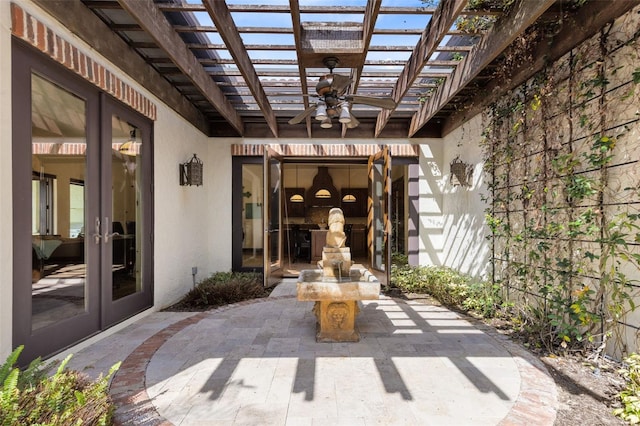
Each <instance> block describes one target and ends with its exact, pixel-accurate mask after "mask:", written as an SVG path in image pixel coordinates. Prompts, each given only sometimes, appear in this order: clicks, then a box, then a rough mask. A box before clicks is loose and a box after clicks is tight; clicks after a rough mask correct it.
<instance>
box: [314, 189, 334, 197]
mask: <svg viewBox="0 0 640 426" xmlns="http://www.w3.org/2000/svg"><path fill="white" fill-rule="evenodd" d="M316 198H331V193H330V192H329V190H327V189H324V188H322V189H319V190H317V191H316Z"/></svg>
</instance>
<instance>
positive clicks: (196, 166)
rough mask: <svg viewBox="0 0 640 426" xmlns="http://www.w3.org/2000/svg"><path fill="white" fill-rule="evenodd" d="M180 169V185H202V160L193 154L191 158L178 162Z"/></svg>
mask: <svg viewBox="0 0 640 426" xmlns="http://www.w3.org/2000/svg"><path fill="white" fill-rule="evenodd" d="M178 168H179V169H180V185H182V186H184V185H196V186H200V185H202V161H201V160H200V159H199V158H198V157H197V156H196V154H193V158H192V159H191V160H190V161H187V162H186V163H183V164H178Z"/></svg>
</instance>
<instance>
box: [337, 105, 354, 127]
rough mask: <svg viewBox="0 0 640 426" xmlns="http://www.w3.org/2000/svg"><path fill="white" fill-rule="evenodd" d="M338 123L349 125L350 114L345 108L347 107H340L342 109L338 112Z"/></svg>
mask: <svg viewBox="0 0 640 426" xmlns="http://www.w3.org/2000/svg"><path fill="white" fill-rule="evenodd" d="M338 121H339V122H341V123H344V124H349V123H351V114H349V108H348V107H347V105H344V104H343V105H342V109H341V111H340V118H339V119H338Z"/></svg>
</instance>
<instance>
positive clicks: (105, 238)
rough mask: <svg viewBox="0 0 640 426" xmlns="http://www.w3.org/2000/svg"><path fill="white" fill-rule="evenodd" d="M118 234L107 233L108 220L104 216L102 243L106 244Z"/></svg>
mask: <svg viewBox="0 0 640 426" xmlns="http://www.w3.org/2000/svg"><path fill="white" fill-rule="evenodd" d="M119 235H120V233H119V232H111V233H109V218H108V217H106V216H105V218H104V243H105V244H107V243H108V242H109V239H110V238H113V237H117V236H119Z"/></svg>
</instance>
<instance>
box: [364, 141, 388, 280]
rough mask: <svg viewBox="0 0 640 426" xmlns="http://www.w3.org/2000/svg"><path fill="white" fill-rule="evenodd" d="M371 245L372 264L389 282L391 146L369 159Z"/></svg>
mask: <svg viewBox="0 0 640 426" xmlns="http://www.w3.org/2000/svg"><path fill="white" fill-rule="evenodd" d="M369 192H370V194H369V198H370V209H369V219H368V221H369V238H368V240H369V247H370V256H371V267H372V268H373V269H376V270H378V271H383V272H385V276H386V283H384V284H387V283H388V282H389V273H390V269H391V268H390V261H391V244H390V241H389V240H390V239H389V237H390V235H391V220H390V216H389V207H390V204H391V200H390V194H391V156H390V155H389V149H388V147H385V148H384V149H383V150H382V151H381V152H379V153H378V154H376V155H374V156H372V157H371V158H370V159H369Z"/></svg>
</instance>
